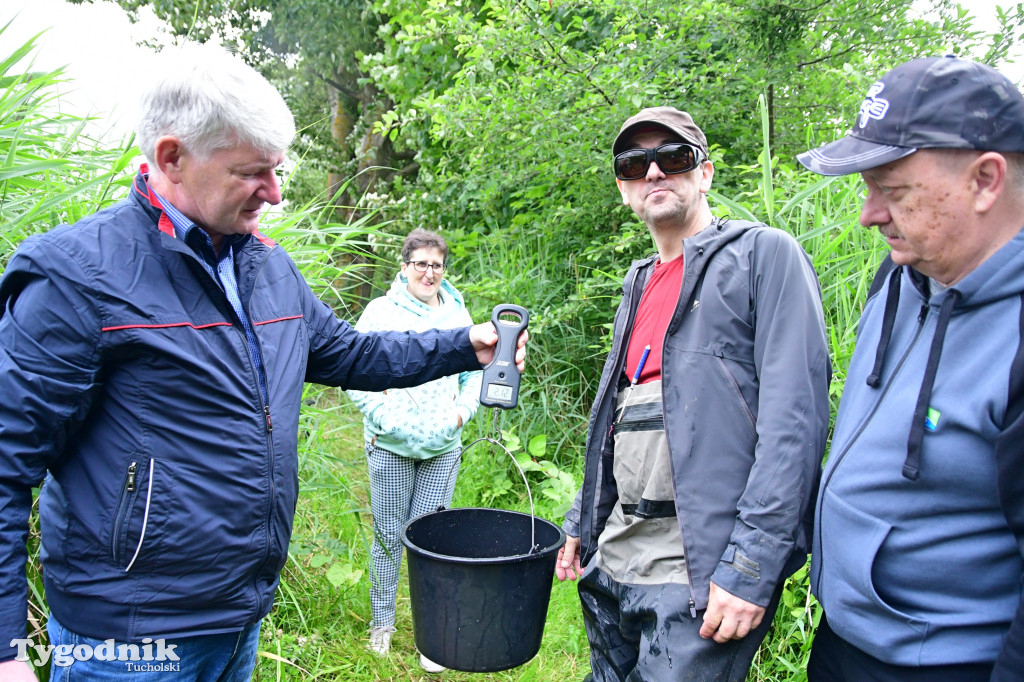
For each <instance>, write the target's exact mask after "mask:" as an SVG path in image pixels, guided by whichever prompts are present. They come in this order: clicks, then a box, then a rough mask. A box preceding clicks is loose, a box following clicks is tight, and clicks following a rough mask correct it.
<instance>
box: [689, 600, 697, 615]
mask: <svg viewBox="0 0 1024 682" xmlns="http://www.w3.org/2000/svg"><path fill="white" fill-rule="evenodd" d="M690 618H693V619H694V620H696V619H697V605H696V604H694V603H693V597H690Z"/></svg>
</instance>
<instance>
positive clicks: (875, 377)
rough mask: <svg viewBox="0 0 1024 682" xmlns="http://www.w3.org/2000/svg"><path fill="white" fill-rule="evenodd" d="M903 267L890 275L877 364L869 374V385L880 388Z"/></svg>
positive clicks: (876, 352) (898, 297)
mask: <svg viewBox="0 0 1024 682" xmlns="http://www.w3.org/2000/svg"><path fill="white" fill-rule="evenodd" d="M902 272H903V268H901V267H896V268H893V271H892V274H891V275H890V276H889V293H888V294H887V295H886V297H885V313H884V314H883V315H882V336H881V337H880V338H879V339H878V349H877V350H876V351H875V366H874V367H872V368H871V374H869V375H868V386H870V387H871V388H878V386H879V384H880V383H881V382H882V364H883V363H884V362H885V351H887V350H888V349H889V341H890V340H892V328H893V326H894V325H895V324H896V308H897V307H898V306H899V303H900V276H901V273H902Z"/></svg>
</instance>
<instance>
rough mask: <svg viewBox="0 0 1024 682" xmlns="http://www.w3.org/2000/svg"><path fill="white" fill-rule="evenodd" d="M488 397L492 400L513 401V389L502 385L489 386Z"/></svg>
mask: <svg viewBox="0 0 1024 682" xmlns="http://www.w3.org/2000/svg"><path fill="white" fill-rule="evenodd" d="M487 397H488V398H490V399H491V400H505V401H508V400H512V387H511V386H502V385H501V384H487Z"/></svg>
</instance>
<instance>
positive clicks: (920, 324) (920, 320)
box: [815, 303, 928, 563]
mask: <svg viewBox="0 0 1024 682" xmlns="http://www.w3.org/2000/svg"><path fill="white" fill-rule="evenodd" d="M927 318H928V303H924V304H923V305H922V306H921V311H920V312H919V313H918V314H917V331H915V332H914V338H913V339H911V341H910V345H909V346H907V350H906V352H905V353H903V356H902V357H901V358H900V360H899V362H898V363H896V367H894V368H893V372H892V375H891V376H893V377H895V376H896V375H897V374H899V372H900V370H901V369H902V368H903V365H904V363H906V361H907V358H908V357H910V353H911V351H912V350H914V347H915V346H917V341H918V339H919V338H921V332H922V331H923V330H924V323H925V320H926V319H927ZM890 388H892V381H888V382H886V384H885V385H884V386H883V387H882V391H881V393H879V395H878V399H877V400H876V401H875V404H874V406H872V408H871V412H870V413H868V415H867V416H866V417H865V418H864V420H863V421H862V422H861V424H860V426H859V427H858V428H857V430H856V431H855V432H854V434H853V437H852V438H850V442H849V443H848V444H847V446H846V449H845V450H843V451H842V452H840V453H839V454H838V455H836V463H835V465H833V466H832V467H831V468H830V469H829V471H828V475H827V476H825V478H824V479H823V480H822V482H821V494H820V495H818V502H817V509H816V510H815V518H817V519H819V521H818V523H816V524H815V525H816V526H817V531H816V533H817V536H818V547H819V548H820V550H819V555H818V556H819V563H820V558H821V557H822V555H823V554H824V551H825V545H824V543H823V542H822V541H821V522H820V519H821V512H822V509H823V508H824V505H825V492H826V491H827V490H828V484H829V482H830V481H831V480H832V476H833V475H835V473H836V470H838V469H839V465H840V464H842V463H843V459H845V457H846V453H848V452H849V451H850V448H852V447H853V444H854V443H856V442H857V440H858V439H859V438H860V437H861V434H863V433H864V430H865V429H867V427H868V424H870V423H871V420H872V419H873V418H874V416H875V413H876V412H877V411H878V408H879V406H880V405H881V404H882V401H883V400H885V396H886V395H887V394H888V393H889V389H890ZM831 457H832V455H831V453H829V458H830V459H831Z"/></svg>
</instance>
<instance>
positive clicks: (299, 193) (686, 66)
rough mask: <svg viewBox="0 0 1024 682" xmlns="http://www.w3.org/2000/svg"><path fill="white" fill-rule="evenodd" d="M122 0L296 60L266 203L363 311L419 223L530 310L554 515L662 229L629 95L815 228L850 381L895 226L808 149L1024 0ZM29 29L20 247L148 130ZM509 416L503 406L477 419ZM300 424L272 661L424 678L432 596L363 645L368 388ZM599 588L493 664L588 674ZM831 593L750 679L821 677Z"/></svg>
mask: <svg viewBox="0 0 1024 682" xmlns="http://www.w3.org/2000/svg"><path fill="white" fill-rule="evenodd" d="M119 2H120V4H121V5H122V6H125V7H127V8H129V9H132V8H134V9H138V8H139V7H141V6H144V5H151V6H152V7H153V8H154V9H155V10H156V11H157V13H158V14H159V15H160V16H161V17H163V18H164V19H166V20H167V21H168V22H169V23H170V24H171V25H172V26H173V28H174V30H176V31H177V32H179V33H180V34H181V35H189V36H192V37H194V38H199V39H219V38H221V37H223V36H224V35H228V34H230V35H232V36H237V38H235V40H236V41H237V42H238V43H239V44H240V45H241V47H242V49H243V51H244V53H245V54H246V55H247V57H248V58H250V59H251V60H252V61H253V62H254V63H256V64H257V65H259V66H260V67H261V68H263V69H264V71H265V72H266V73H267V74H268V75H269V76H270V77H271V78H272V79H274V80H275V82H277V83H278V84H279V85H280V87H281V89H282V91H283V92H284V93H285V95H286V97H287V98H288V99H289V102H290V103H291V105H292V107H293V110H294V111H295V112H296V115H297V117H298V119H299V122H300V126H301V133H300V138H299V140H298V142H297V144H296V146H295V149H294V151H295V156H296V157H298V158H299V159H300V163H299V166H298V169H297V170H296V171H295V172H294V173H293V174H292V175H291V176H290V177H289V180H288V184H287V186H286V188H285V195H286V197H288V198H289V199H290V200H291V205H290V207H289V210H288V212H285V213H278V214H275V215H274V216H273V217H272V218H271V222H270V223H269V224H268V225H266V226H265V230H266V231H267V232H269V233H270V234H272V235H273V236H274V237H275V238H276V239H278V241H280V242H281V243H282V244H284V245H285V247H286V248H287V249H288V250H289V252H290V253H292V255H293V257H295V259H296V261H297V262H298V264H299V266H300V268H301V269H302V270H303V273H304V275H305V276H306V277H307V279H308V280H309V281H310V283H311V284H312V285H313V287H314V288H315V290H316V291H317V292H318V293H319V294H320V295H322V296H323V297H324V298H325V299H326V300H328V301H330V302H331V303H332V305H335V306H336V307H337V308H338V309H339V310H340V311H342V314H343V315H345V316H347V317H348V318H349V319H353V320H354V318H355V315H357V314H358V311H359V308H360V306H361V304H362V301H363V300H364V299H365V296H366V295H367V294H368V293H370V292H371V291H372V290H373V289H371V287H368V286H366V285H367V284H370V285H372V286H373V287H375V288H376V290H377V291H379V290H380V288H381V287H382V286H383V285H384V284H385V283H386V282H388V281H389V280H390V278H391V277H392V276H393V274H394V271H395V268H396V263H397V260H398V251H397V247H398V245H399V244H400V236H401V235H404V234H405V233H406V232H407V231H408V230H409V229H411V228H412V227H416V226H423V227H427V228H433V229H440V231H441V232H442V233H443V234H444V235H445V236H446V237H447V238H448V239H449V242H450V244H451V247H452V256H451V265H452V270H451V271H450V273H449V276H450V277H451V278H452V279H453V281H454V282H455V284H456V285H457V286H458V287H459V288H460V289H461V290H462V291H463V292H464V293H465V294H466V297H467V300H468V301H469V303H470V305H471V307H472V310H473V313H474V317H475V318H476V319H480V320H482V319H485V318H487V317H488V316H489V314H490V310H491V308H492V307H493V306H494V305H495V304H497V303H499V302H506V301H507V302H513V303H518V304H521V305H524V306H526V307H527V308H529V309H530V310H531V313H532V314H533V319H532V322H531V339H532V340H531V346H530V357H529V360H528V364H529V368H528V375H527V377H526V379H525V382H524V389H523V393H522V396H521V406H522V407H521V408H520V409H518V410H516V411H513V412H508V413H502V414H501V415H500V422H499V424H500V427H501V429H502V430H503V440H504V441H505V443H506V444H507V445H508V446H510V448H511V449H512V450H513V451H514V452H515V454H516V456H517V458H518V459H519V461H520V462H521V463H522V464H524V465H525V466H526V468H528V469H529V473H528V475H529V479H530V484H531V488H532V489H533V491H534V495H535V498H536V502H537V506H538V513H539V514H541V515H542V516H545V517H547V518H551V519H557V518H558V517H560V515H561V514H562V512H563V511H564V508H565V507H566V505H567V504H568V502H569V500H570V498H571V495H572V494H573V492H574V490H575V488H576V486H577V485H578V483H579V477H580V474H581V463H580V461H579V457H580V452H581V450H582V446H583V442H584V439H585V437H586V425H587V416H588V413H589V409H590V401H591V400H592V397H593V391H594V388H595V386H596V380H597V376H598V374H599V371H600V366H601V364H602V362H603V359H604V355H605V354H606V352H607V342H608V329H609V324H610V322H611V317H612V312H613V310H614V308H615V305H616V304H617V302H618V297H619V291H620V282H621V278H622V275H623V273H624V271H625V269H626V267H627V266H628V264H629V262H630V261H631V260H632V259H634V258H636V257H639V256H641V255H643V254H645V253H646V252H649V251H651V250H652V243H651V241H650V238H649V236H648V234H647V231H646V228H645V227H644V226H643V224H642V223H639V222H638V221H637V219H636V217H635V216H634V215H633V214H632V212H631V211H630V210H629V209H628V208H627V207H624V206H622V205H621V204H620V202H619V197H618V193H617V191H616V190H615V186H614V182H613V181H612V178H611V173H610V158H609V156H610V152H609V150H610V146H611V140H612V138H613V137H614V134H615V132H616V130H617V129H618V126H619V124H620V123H621V121H622V120H624V119H625V118H626V117H627V116H629V115H631V114H632V113H634V112H635V111H636V110H637V109H638V108H640V107H643V106H651V105H657V104H673V105H676V106H679V107H680V108H684V109H687V110H689V111H691V112H692V113H693V115H694V117H695V118H696V119H697V121H698V122H699V123H700V124H701V125H702V127H703V128H704V130H705V132H706V133H707V135H708V138H709V141H710V142H711V143H712V146H713V149H712V157H713V159H714V161H715V164H716V173H715V185H714V192H713V196H712V205H713V208H714V210H715V212H716V214H718V215H726V214H729V215H732V216H735V217H752V218H755V219H760V220H764V221H766V222H769V223H770V224H772V225H775V226H777V227H780V228H782V229H785V230H787V231H788V232H790V233H791V234H793V235H794V236H796V238H797V239H798V240H799V241H800V242H801V244H802V245H803V246H804V248H805V249H806V250H807V251H808V253H809V254H810V255H811V257H812V260H813V262H814V265H815V268H816V269H817V272H818V274H819V277H820V280H821V285H822V294H823V299H824V303H825V310H826V317H827V320H826V321H827V323H828V328H829V332H830V334H831V343H832V353H833V363H834V368H835V380H834V382H833V389H832V397H833V407H835V405H837V404H838V398H839V395H840V392H841V389H842V384H843V380H844V378H845V368H846V365H847V361H848V358H849V354H850V352H851V351H852V347H853V340H854V335H855V327H856V320H857V318H858V316H859V312H860V307H861V305H862V302H863V298H864V294H865V292H866V290H867V285H868V283H869V282H870V279H871V275H872V268H873V266H874V264H875V263H877V262H878V260H880V258H881V255H882V254H883V253H884V248H885V246H884V243H883V242H881V240H880V239H879V238H878V236H877V234H875V233H874V232H873V231H869V230H865V229H862V228H860V227H858V226H857V224H856V216H857V212H858V210H859V205H860V200H861V189H860V185H859V180H858V179H857V178H842V179H820V178H818V177H816V176H811V175H810V174H808V173H806V172H803V171H802V170H800V169H798V167H797V166H796V165H795V162H794V160H793V157H794V154H795V152H797V151H800V150H802V149H804V148H806V147H807V146H811V145H814V144H816V143H818V142H820V141H824V140H827V139H831V138H833V137H835V136H836V135H837V134H838V133H839V131H841V130H842V129H844V128H845V127H846V123H845V122H846V121H848V120H849V117H850V116H851V115H852V113H853V111H855V109H856V107H857V104H858V103H859V101H860V98H861V96H862V94H863V92H864V91H865V89H866V85H867V84H868V83H869V82H870V81H871V79H872V78H873V77H874V76H875V75H876V74H877V73H879V72H881V71H884V70H885V69H887V68H889V67H890V66H892V65H893V64H895V63H897V62H899V61H902V60H903V59H905V58H909V57H911V56H916V55H923V54H936V53H942V52H948V51H962V50H968V49H971V48H973V47H975V46H979V45H980V46H986V45H987V46H988V50H987V52H984V51H983V52H984V54H985V55H986V58H987V59H988V60H990V61H998V59H1000V58H1001V57H1002V56H1003V55H1004V54H1005V50H1006V47H1007V45H1008V41H1009V40H1012V39H1014V38H1015V37H1016V36H1015V32H1019V31H1020V28H1021V26H1022V20H1024V17H1022V14H1021V9H1020V7H1019V6H1018V7H1017V9H1016V10H1015V13H1012V14H1006V15H1004V29H1005V30H1004V31H1003V32H1001V33H999V34H997V35H995V36H985V35H981V34H978V33H976V32H973V31H972V29H971V28H970V17H969V16H968V15H967V14H966V13H965V12H964V11H963V10H960V9H958V8H957V7H955V6H954V5H952V4H950V3H948V2H946V1H945V0H942V1H940V2H936V3H935V6H934V8H933V10H932V12H930V13H929V14H928V15H927V16H926V17H924V18H916V19H915V18H913V15H912V14H911V12H910V5H911V2H910V0H835V1H832V2H822V1H821V0H796V1H795V2H788V3H783V2H778V1H773V0H754V1H742V0H703V1H699V0H686V1H684V2H680V1H679V0H644V1H642V2H629V3H626V2H622V1H621V0H572V1H568V2H564V1H560V0H539V1H538V0H517V1H514V2H500V1H498V0H456V1H448V2H446V1H443V0H371V1H370V2H354V1H352V0H289V1H288V2H284V1H281V0H119ZM30 51H31V46H30V45H26V46H24V47H23V48H20V49H19V50H17V51H15V52H14V53H13V54H12V55H2V54H0V59H2V60H3V61H0V158H2V159H3V160H4V163H3V164H0V268H2V263H4V262H6V260H7V257H8V255H9V252H10V250H11V248H12V247H13V246H14V245H15V244H16V243H18V242H19V241H20V240H21V239H23V238H24V237H25V236H26V235H28V234H30V233H33V232H37V231H41V230H44V229H48V228H49V227H51V226H52V225H55V224H57V223H59V222H70V221H74V220H75V219H77V218H78V217H81V216H82V215H86V214H88V213H90V212H92V211H95V210H97V209H98V208H100V207H102V206H104V205H106V204H108V203H109V202H110V201H112V200H113V199H114V198H116V197H117V196H120V193H121V192H123V190H124V187H125V186H126V183H127V181H128V176H127V174H126V172H125V171H126V169H127V168H126V167H127V166H128V165H129V163H130V161H131V159H132V156H133V152H131V151H125V150H126V149H128V146H127V145H126V146H125V149H120V150H113V151H108V150H104V149H101V148H97V147H96V145H95V144H94V143H92V141H91V140H89V139H88V138H87V137H86V136H85V135H84V133H83V127H82V122H81V121H80V120H78V119H75V118H73V117H69V116H66V115H63V114H59V113H56V111H55V110H53V109H52V107H50V106H49V102H50V99H51V98H52V97H53V95H52V89H50V88H49V87H48V85H49V84H52V82H53V80H54V79H56V78H59V77H60V74H59V73H56V74H25V73H18V72H17V71H15V70H13V67H14V65H15V64H18V63H19V61H20V60H23V59H24V58H25V56H26V55H27V54H29V52H30ZM330 197H334V198H336V199H337V201H335V202H334V203H328V202H326V199H327V198H330ZM367 261H368V262H369V265H366V264H365V263H366V262H367ZM361 297H362V298H361ZM492 424H493V423H492V421H491V415H490V414H484V415H482V416H481V417H478V418H477V419H476V420H475V421H474V422H473V423H472V424H471V425H470V429H469V432H468V435H469V436H470V437H473V436H475V435H479V434H481V433H488V434H489V433H492V432H493V426H492ZM302 434H303V437H302V439H301V440H300V447H301V452H300V457H301V459H302V462H301V464H302V467H301V476H302V481H303V488H304V497H303V500H302V502H301V503H300V508H299V511H298V514H297V519H296V534H295V538H294V545H293V547H292V554H291V559H292V560H291V561H290V562H289V563H288V565H287V567H286V569H285V573H284V576H283V579H282V583H281V588H280V590H279V592H278V600H277V606H276V607H275V610H274V611H273V612H272V614H271V615H270V617H269V618H268V620H267V622H266V623H265V626H264V644H263V646H262V647H261V656H262V658H261V660H260V665H259V668H258V671H257V672H258V677H259V679H276V678H281V677H287V678H291V677H295V678H312V677H319V678H322V679H344V680H373V679H405V678H410V677H416V676H417V675H419V674H420V673H419V670H418V668H417V667H416V664H415V659H414V657H413V656H412V654H411V651H412V640H411V633H410V632H409V611H408V603H407V602H405V601H401V602H400V604H399V626H400V627H402V628H404V630H403V631H402V632H400V633H399V634H398V635H397V636H396V651H397V653H396V655H395V656H393V657H392V659H391V660H390V661H383V662H382V661H379V660H377V659H376V658H374V657H373V656H372V655H370V654H368V653H367V652H365V651H364V650H363V648H362V646H363V642H364V640H365V628H366V626H367V624H368V619H369V603H368V597H367V595H366V576H365V570H366V569H365V567H366V562H367V556H368V551H367V545H368V535H369V532H370V531H369V517H368V502H367V499H366V495H367V492H366V485H365V473H364V470H363V469H364V467H363V461H362V456H361V451H360V445H359V440H360V426H359V420H358V415H356V414H355V412H354V410H353V409H352V408H351V406H350V405H348V404H347V403H346V401H345V399H344V398H343V397H342V396H341V395H340V394H339V393H338V392H337V391H332V390H324V389H319V388H315V387H310V388H309V389H308V394H307V400H306V401H305V405H304V407H303V431H302ZM456 504H457V505H459V506H468V505H477V504H483V505H488V506H495V507H505V508H519V509H523V508H525V505H526V503H525V498H524V492H523V490H522V485H521V481H519V480H518V474H517V473H516V472H515V469H514V468H513V467H512V466H511V465H510V464H509V463H508V462H507V461H505V459H504V455H500V453H498V452H495V451H494V450H493V448H488V447H486V446H479V447H477V448H475V449H474V450H472V451H470V452H468V453H467V455H466V462H465V466H464V467H463V473H462V474H461V477H460V483H459V486H458V491H457V499H456ZM34 575H35V576H36V578H35V579H34V580H33V583H32V589H33V605H34V613H36V614H37V615H41V614H42V613H44V611H45V608H44V603H43V598H42V594H41V581H39V580H38V574H37V573H35V574H34ZM574 592H575V591H574V590H573V589H572V587H570V586H556V587H555V590H554V597H553V600H552V606H551V612H550V614H549V622H548V628H547V632H546V637H545V643H544V647H543V648H542V651H541V654H540V656H539V657H538V658H537V659H536V660H535V661H533V662H531V663H530V664H529V665H527V666H524V667H522V668H520V669H517V670H514V671H510V672H509V673H505V674H497V675H492V676H485V679H502V680H505V679H508V680H513V679H514V680H551V679H578V678H580V677H582V675H583V674H584V673H585V672H586V671H587V669H588V666H587V662H586V661H587V657H586V642H585V637H584V636H583V634H582V626H581V621H580V617H579V612H578V607H577V605H576V603H575V597H574ZM815 614H816V606H815V604H814V602H813V600H812V599H811V598H810V596H809V595H808V592H807V588H806V576H805V574H803V573H800V574H798V575H797V576H795V577H794V579H792V580H791V582H790V585H789V586H788V588H787V591H786V593H785V595H784V599H783V606H782V608H780V611H779V615H778V616H777V619H776V628H775V630H774V631H773V634H772V635H771V637H770V639H769V641H768V643H767V644H766V646H765V647H764V648H763V649H762V651H761V654H760V655H759V658H758V661H757V665H756V666H755V670H754V671H753V672H752V673H751V679H757V680H801V679H803V675H802V669H803V666H804V663H805V662H806V655H807V652H808V650H809V649H808V647H809V642H810V639H809V637H810V632H811V630H812V625H813V621H814V619H815V617H816V616H815ZM40 620H41V619H40ZM480 677H481V676H478V675H476V676H472V678H473V679H480ZM446 679H456V680H457V679H467V680H468V679H471V677H470V676H469V675H460V674H453V673H447V674H446Z"/></svg>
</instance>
